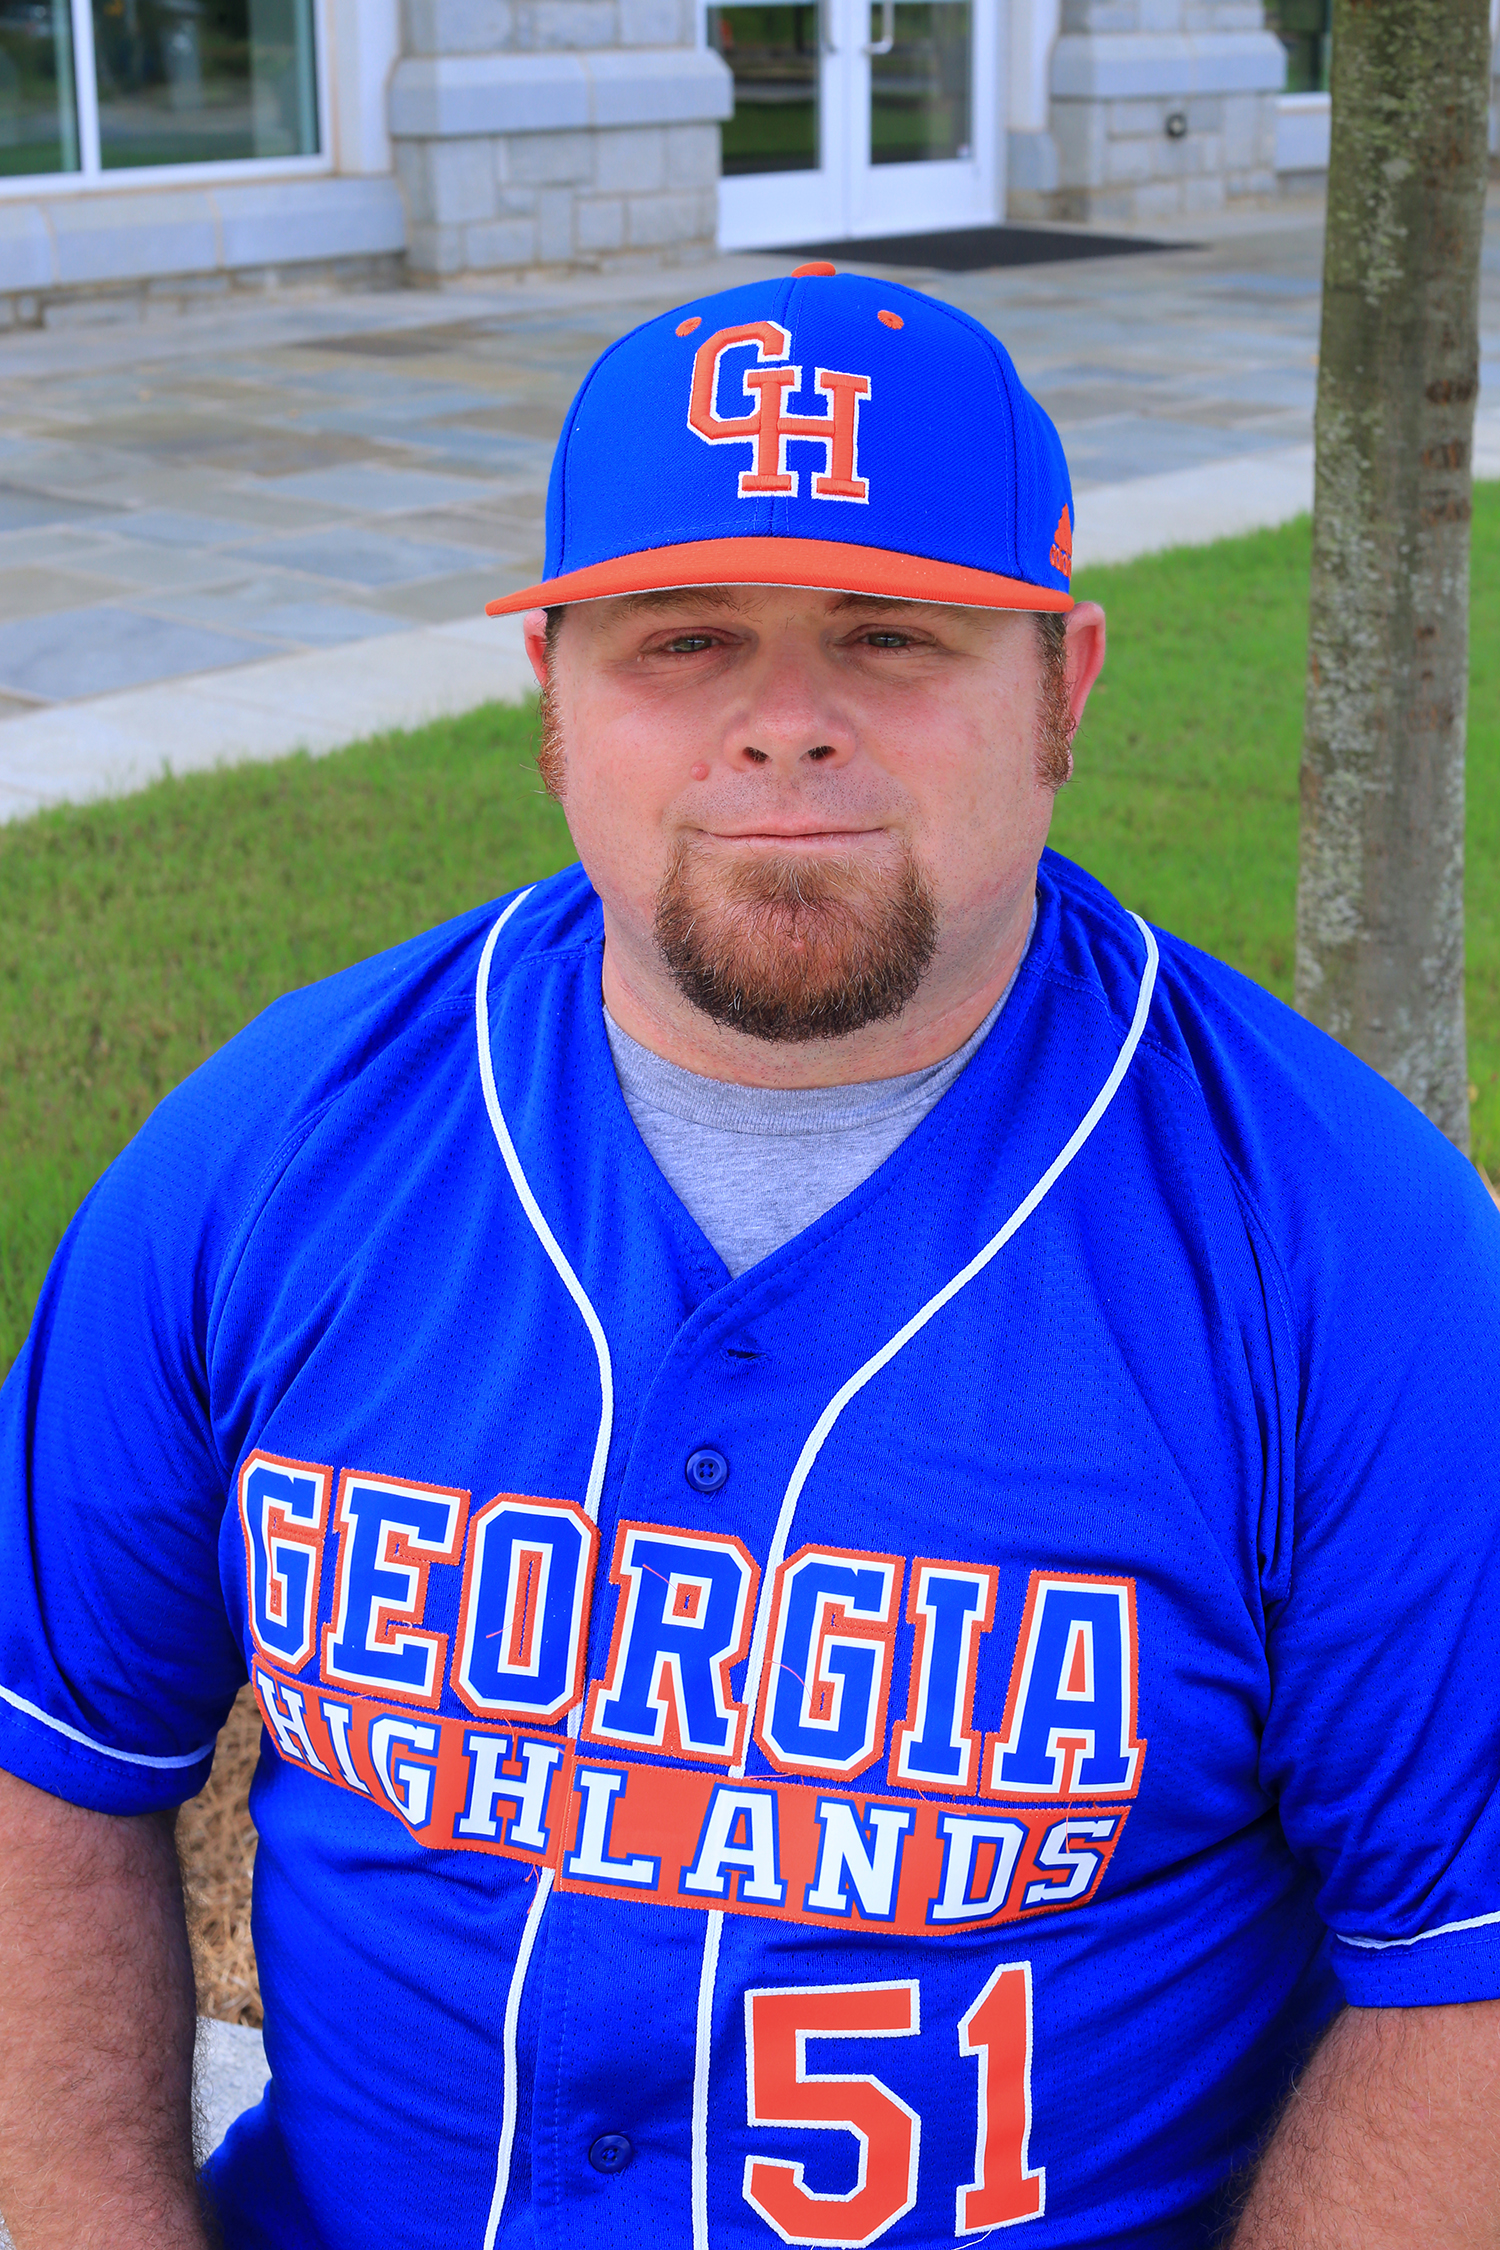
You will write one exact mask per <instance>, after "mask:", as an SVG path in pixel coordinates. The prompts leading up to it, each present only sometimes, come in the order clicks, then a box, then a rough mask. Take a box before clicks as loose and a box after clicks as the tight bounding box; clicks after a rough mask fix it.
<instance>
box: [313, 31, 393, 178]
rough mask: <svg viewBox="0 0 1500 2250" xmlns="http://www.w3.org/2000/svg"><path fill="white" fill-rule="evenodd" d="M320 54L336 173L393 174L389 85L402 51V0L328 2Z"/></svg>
mask: <svg viewBox="0 0 1500 2250" xmlns="http://www.w3.org/2000/svg"><path fill="white" fill-rule="evenodd" d="M323 20H324V25H325V31H326V36H325V42H324V52H323V55H322V57H321V62H322V68H323V70H324V72H325V74H326V79H327V85H328V92H329V101H328V113H329V115H330V116H331V118H332V121H333V146H332V149H331V151H330V153H331V155H332V157H333V167H334V170H335V171H336V172H350V173H370V172H389V171H390V169H391V137H390V132H389V130H388V127H387V123H386V89H387V87H388V86H389V84H390V77H391V72H392V71H393V70H394V69H395V67H396V61H397V57H398V56H399V54H400V52H401V26H400V21H399V0H328V4H327V8H326V12H325V14H324V19H323Z"/></svg>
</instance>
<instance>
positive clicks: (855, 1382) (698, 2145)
mask: <svg viewBox="0 0 1500 2250" xmlns="http://www.w3.org/2000/svg"><path fill="white" fill-rule="evenodd" d="M1131 920H1132V921H1133V922H1134V923H1135V924H1136V927H1137V928H1138V929H1139V931H1140V933H1141V936H1142V937H1143V938H1144V939H1145V941H1146V966H1145V968H1144V969H1143V970H1142V972H1141V984H1140V991H1139V992H1138V993H1137V995H1136V1003H1135V1014H1134V1016H1133V1017H1132V1018H1131V1023H1130V1029H1129V1031H1127V1032H1126V1034H1125V1040H1124V1044H1123V1045H1122V1047H1121V1049H1120V1052H1119V1053H1118V1055H1116V1057H1115V1061H1114V1067H1113V1069H1112V1070H1111V1071H1110V1074H1109V1076H1108V1077H1107V1078H1106V1079H1105V1081H1104V1084H1103V1085H1102V1086H1101V1087H1100V1089H1099V1091H1098V1093H1097V1094H1096V1095H1095V1096H1094V1099H1093V1100H1092V1102H1090V1104H1089V1106H1088V1108H1087V1109H1086V1110H1085V1112H1084V1114H1083V1116H1082V1118H1081V1119H1080V1120H1079V1122H1078V1125H1077V1126H1076V1128H1075V1129H1074V1131H1073V1132H1072V1134H1071V1135H1070V1136H1069V1138H1068V1140H1067V1141H1066V1142H1065V1143H1064V1145H1063V1147H1062V1148H1061V1149H1060V1150H1059V1151H1058V1153H1057V1155H1056V1156H1055V1157H1054V1158H1053V1159H1052V1162H1051V1163H1050V1164H1049V1165H1048V1166H1047V1169H1046V1171H1045V1172H1044V1173H1043V1174H1042V1176H1041V1178H1040V1179H1039V1180H1038V1181H1037V1183H1036V1186H1035V1187H1034V1188H1033V1189H1032V1190H1031V1192H1030V1194H1029V1195H1026V1196H1023V1197H1022V1199H1021V1201H1020V1202H1019V1203H1018V1204H1017V1205H1016V1207H1015V1209H1014V1211H1012V1213H1011V1215H1010V1217H1009V1218H1008V1219H1007V1220H1006V1222H1005V1224H1004V1226H1003V1227H1002V1228H1001V1229H1000V1231H999V1233H998V1234H994V1235H991V1237H990V1239H989V1241H988V1242H987V1243H986V1244H985V1246H984V1248H983V1249H982V1250H981V1251H979V1252H978V1254H977V1255H976V1256H975V1257H972V1258H971V1259H970V1260H969V1263H968V1264H967V1265H966V1266H964V1267H962V1268H961V1269H960V1270H959V1272H957V1273H956V1274H955V1275H954V1276H953V1279H952V1280H951V1281H949V1282H947V1283H946V1284H945V1285H944V1286H943V1288H941V1289H940V1290H939V1291H938V1292H937V1295H936V1296H935V1297H929V1298H928V1300H927V1302H926V1304H925V1305H923V1306H922V1307H921V1309H920V1310H919V1311H917V1312H914V1313H913V1314H912V1316H911V1319H910V1320H909V1321H907V1323H906V1325H905V1327H904V1328H898V1329H897V1331H896V1333H895V1335H894V1336H892V1338H891V1339H890V1341H889V1343H886V1344H882V1345H881V1347H880V1349H879V1351H878V1352H874V1353H872V1354H871V1356H870V1358H868V1359H867V1360H866V1361H865V1363H864V1365H863V1367H859V1368H856V1369H855V1372H854V1373H853V1374H852V1375H851V1376H850V1377H849V1380H848V1382H847V1383H845V1384H843V1385H842V1387H841V1388H840V1389H839V1390H837V1391H835V1392H834V1394H833V1397H832V1398H831V1399H830V1400H829V1401H828V1404H827V1405H826V1406H825V1407H824V1409H823V1411H822V1413H821V1414H820V1415H819V1416H818V1419H817V1421H816V1422H815V1423H814V1424H813V1426H812V1429H811V1431H810V1433H809V1435H808V1439H807V1443H806V1444H805V1445H804V1446H803V1448H802V1451H801V1453H800V1454H799V1455H798V1457H797V1466H796V1467H795V1468H794V1469H793V1471H792V1479H791V1482H790V1484H789V1485H788V1486H787V1488H786V1493H785V1496H784V1497H783V1499H782V1503H781V1513H780V1515H779V1516H778V1518H777V1521H776V1532H775V1536H774V1538H773V1539H772V1541H771V1550H770V1553H769V1554H768V1555H767V1557H766V1564H765V1569H764V1570H763V1571H762V1573H761V1581H760V1601H759V1605H758V1607H757V1610H756V1618H755V1634H754V1638H753V1639H752V1641H751V1643H750V1665H749V1669H748V1671H747V1672H746V1675H745V1709H746V1710H747V1711H748V1712H751V1713H753V1712H754V1711H755V1710H756V1709H757V1707H758V1704H759V1700H760V1684H761V1674H762V1673H763V1671H764V1670H765V1662H766V1639H767V1634H768V1631H769V1627H770V1614H771V1596H772V1591H773V1588H774V1585H775V1579H776V1573H777V1571H778V1570H779V1569H780V1567H781V1565H782V1563H783V1562H784V1561H785V1560H786V1551H787V1548H788V1546H789V1545H790V1543H791V1536H792V1520H793V1518H794V1517H795V1515H796V1513H797V1502H798V1500H799V1499H800V1498H801V1497H802V1488H803V1486H804V1485H805V1484H806V1482H807V1479H808V1476H809V1474H810V1473H811V1470H812V1466H813V1463H814V1462H815V1461H816V1460H817V1458H818V1455H819V1454H820V1453H821V1452H822V1450H823V1446H824V1443H825V1442H826V1440H827V1437H828V1434H829V1432H830V1430H831V1429H832V1428H833V1425H834V1423H835V1422H836V1421H837V1420H838V1418H839V1416H840V1415H841V1414H842V1413H843V1411H844V1408H845V1407H846V1406H847V1405H848V1404H849V1401H850V1399H852V1398H854V1397H855V1396H856V1395H857V1393H858V1392H860V1391H862V1390H863V1389H864V1387H865V1385H866V1383H868V1382H869V1381H870V1380H871V1378H872V1377H873V1376H876V1375H878V1374H879V1373H880V1371H881V1369H882V1368H883V1367H888V1366H889V1365H890V1363H891V1361H892V1360H893V1359H894V1358H895V1356H896V1354H897V1353H898V1352H899V1351H900V1350H901V1349H902V1347H903V1345H906V1344H909V1343H910V1342H911V1340H912V1338H913V1336H915V1335H917V1334H918V1333H919V1332H920V1331H921V1330H922V1329H923V1328H925V1327H926V1326H927V1323H928V1321H929V1320H931V1319H933V1318H934V1317H935V1315H936V1314H938V1313H940V1312H941V1311H942V1309H943V1307H944V1306H945V1305H948V1304H951V1303H952V1301H953V1299H954V1298H955V1297H956V1296H957V1295H958V1293H959V1291H960V1290H961V1289H964V1288H966V1287H967V1286H968V1284H969V1283H970V1282H971V1281H972V1280H973V1279H974V1277H975V1275H976V1274H979V1273H983V1271H984V1269H985V1267H986V1266H987V1265H988V1264H989V1262H990V1260H991V1259H992V1258H993V1257H995V1256H996V1255H997V1253H998V1252H999V1251H1001V1250H1003V1249H1004V1247H1005V1245H1006V1243H1007V1242H1009V1240H1010V1238H1011V1236H1012V1235H1013V1234H1015V1233H1017V1232H1018V1230H1019V1229H1020V1228H1021V1227H1023V1226H1024V1225H1025V1223H1026V1221H1027V1220H1028V1219H1029V1218H1030V1217H1031V1214H1032V1212H1033V1211H1034V1210H1035V1209H1036V1207H1037V1205H1038V1204H1039V1203H1040V1202H1041V1200H1042V1198H1043V1197H1044V1196H1045V1195H1046V1194H1047V1193H1048V1192H1049V1191H1050V1190H1051V1189H1052V1188H1053V1187H1055V1186H1056V1185H1057V1182H1058V1181H1059V1180H1060V1179H1061V1177H1062V1175H1063V1173H1064V1172H1065V1171H1066V1170H1067V1168H1068V1166H1069V1165H1070V1164H1071V1163H1072V1161H1073V1159H1074V1157H1075V1156H1076V1155H1077V1154H1078V1152H1079V1150H1080V1149H1081V1148H1082V1147H1083V1145H1084V1142H1085V1141H1086V1140H1087V1139H1088V1138H1089V1135H1090V1134H1091V1133H1092V1132H1093V1130H1094V1127H1095V1126H1096V1125H1097V1124H1098V1123H1099V1120H1100V1118H1101V1117H1103V1115H1104V1113H1105V1111H1106V1110H1107V1109H1108V1107H1109V1105H1110V1103H1111V1102H1112V1101H1113V1100H1114V1098H1115V1096H1116V1094H1117V1093H1118V1092H1119V1091H1120V1087H1121V1086H1122V1084H1123V1083H1124V1079H1125V1073H1126V1071H1127V1070H1129V1068H1130V1065H1131V1063H1132V1062H1133V1061H1134V1059H1135V1051H1136V1049H1137V1047H1139V1045H1140V1043H1141V1035H1142V1033H1143V1032H1144V1031H1145V1028H1146V1019H1147V1017H1148V1016H1149V1015H1150V1013H1151V997H1152V994H1153V993H1154V992H1155V990H1156V970H1157V963H1158V961H1159V959H1160V955H1159V952H1158V949H1157V943H1156V940H1155V938H1154V937H1153V936H1152V935H1151V932H1150V930H1149V929H1148V928H1147V927H1146V924H1145V923H1144V922H1143V921H1142V920H1141V917H1140V916H1139V914H1134V915H1132V916H1131ZM749 1731H750V1730H749V1728H748V1726H747V1728H746V1730H745V1750H744V1754H743V1755H742V1756H741V1758H740V1761H739V1764H738V1765H737V1766H736V1767H735V1769H734V1772H735V1775H736V1777H738V1776H739V1775H741V1774H743V1772H744V1770H745V1761H746V1759H747V1758H748V1757H749V1754H750V1743H749ZM709 1922H710V1925H711V1926H710V1928H709V1929H708V1930H707V1931H706V1932H705V1934H704V1939H703V1971H702V1975H701V1977H700V1978H699V1983H698V2025H697V2041H696V2063H695V2069H694V2077H693V2143H692V2210H693V2250H708V2066H709V2061H710V2057H711V2054H712V2042H713V2010H714V1977H715V1970H716V1968H717V1965H718V1955H719V1928H720V1925H721V1924H722V1922H723V1915H722V1913H711V1914H710V1915H709Z"/></svg>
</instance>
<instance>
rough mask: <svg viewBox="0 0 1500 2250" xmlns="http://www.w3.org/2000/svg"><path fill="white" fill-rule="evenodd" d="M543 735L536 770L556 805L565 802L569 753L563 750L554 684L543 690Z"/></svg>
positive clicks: (540, 709)
mask: <svg viewBox="0 0 1500 2250" xmlns="http://www.w3.org/2000/svg"><path fill="white" fill-rule="evenodd" d="M538 717H539V719H540V721H541V735H540V739H539V741H538V743H537V751H536V770H537V772H538V773H539V774H540V775H541V777H542V787H543V788H544V789H545V790H546V792H547V794H548V796H549V797H550V798H551V799H552V800H553V802H554V803H555V804H559V805H560V804H561V803H562V801H563V779H564V776H565V775H566V773H567V770H568V758H567V752H566V751H565V750H564V749H563V739H562V726H561V723H560V721H559V719H558V716H557V705H556V703H555V702H554V700H553V696H552V682H551V681H550V680H549V681H548V682H547V684H546V686H545V687H544V688H543V689H542V696H541V704H540V708H539V711H538Z"/></svg>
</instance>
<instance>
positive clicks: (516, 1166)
mask: <svg viewBox="0 0 1500 2250" xmlns="http://www.w3.org/2000/svg"><path fill="white" fill-rule="evenodd" d="M533 888H534V886H533ZM530 896H531V890H530V889H527V890H524V891H522V892H521V893H520V895H519V896H518V897H516V898H513V899H512V900H511V902H510V904H509V906H507V908H506V909H505V912H504V913H503V914H502V915H501V916H500V918H499V920H498V921H497V922H496V924H495V926H494V928H493V929H492V930H491V931H490V934H489V936H488V937H487V938H486V939H485V941H484V951H483V952H482V953H481V954H480V956H479V972H478V975H477V976H476V977H475V979H474V1028H475V1034H476V1038H477V1043H478V1048H479V1082H480V1084H481V1086H482V1087H483V1088H484V1106H485V1109H486V1110H487V1111H488V1113H489V1120H490V1125H491V1128H492V1130H493V1132H494V1135H495V1139H496V1141H497V1142H498V1143H499V1147H500V1154H501V1156H502V1157H503V1158H504V1159H505V1169H506V1171H507V1172H508V1173H509V1174H510V1184H511V1186H512V1187H513V1188H514V1189H515V1191H516V1197H517V1200H518V1201H519V1203H520V1206H521V1209H522V1210H523V1211H524V1212H525V1214H526V1217H527V1220H528V1221H529V1223H530V1226H531V1231H532V1233H533V1234H534V1235H535V1236H536V1238H537V1240H538V1242H539V1243H540V1244H541V1246H542V1248H543V1249H544V1250H545V1251H546V1253H547V1256H548V1257H549V1258H550V1259H551V1261H552V1265H553V1268H554V1269H555V1271H556V1273H557V1277H558V1279H559V1280H560V1281H561V1283H562V1285H563V1287H564V1288H565V1289H566V1290H567V1292H568V1295H569V1296H570V1297H571V1298H572V1300H573V1302H574V1304H575V1305H576V1306H577V1307H578V1310H579V1312H580V1313H581V1315H582V1316H583V1324H584V1326H585V1328H586V1329H587V1330H588V1332H589V1339H590V1341H591V1342H592V1344H593V1347H594V1356H595V1358H596V1359H597V1360H598V1362H599V1429H598V1433H597V1435H596V1436H595V1439H594V1458H593V1460H592V1462H591V1463H590V1465H589V1481H588V1488H587V1490H586V1491H585V1493H584V1499H583V1508H584V1513H585V1515H586V1516H587V1517H588V1519H589V1521H590V1523H597V1522H598V1521H599V1496H600V1494H601V1493H602V1492H603V1490H604V1470H605V1465H606V1463H607V1462H608V1460H609V1440H610V1434H611V1431H612V1430H613V1427H614V1418H615V1379H614V1369H613V1367H612V1366H611V1363H610V1356H609V1339H608V1338H607V1337H606V1335H605V1333H604V1330H603V1327H602V1326H601V1324H600V1320H599V1315H598V1314H597V1313H596V1312H595V1310H594V1308H593V1306H592V1305H591V1304H590V1303H589V1300H588V1297H587V1295H586V1294H585V1291H584V1287H583V1284H582V1282H581V1281H580V1280H579V1278H578V1276H577V1274H576V1273H574V1271H573V1268H572V1267H571V1266H570V1265H569V1263H568V1261H567V1258H566V1257H565V1256H564V1254H563V1249H562V1245H561V1244H560V1243H559V1241H558V1239H557V1237H556V1235H555V1234H554V1233H553V1232H552V1229H551V1227H549V1226H548V1224H547V1221H546V1219H545V1217H544V1216H543V1214H542V1207H541V1205H540V1204H539V1203H538V1202H537V1199H536V1197H535V1196H534V1195H533V1194H532V1192H531V1183H530V1181H529V1180H528V1179H527V1177H526V1174H525V1173H524V1172H523V1171H522V1169H521V1159H520V1158H519V1156H517V1154H516V1144H515V1142H514V1141H513V1140H512V1139H511V1137H510V1127H509V1126H508V1125H507V1124H506V1122H505V1113H504V1111H503V1110H502V1109H501V1107H500V1096H499V1094H498V1092H497V1091H496V1087H495V1065H494V1060H493V1057H492V1056H491V1053H490V963H491V961H492V960H493V959H494V957H495V945H496V942H497V940H498V938H499V936H500V932H501V931H502V930H503V929H504V927H505V925H506V923H507V922H508V921H509V920H510V918H511V916H512V914H514V913H515V911H516V908H517V907H518V906H524V905H525V903H526V901H527V899H528V898H530ZM582 1717H583V1711H582V1707H581V1706H580V1707H579V1708H578V1709H576V1710H573V1711H570V1712H569V1714H568V1733H569V1734H570V1735H571V1736H572V1737H573V1738H574V1739H575V1740H576V1739H577V1735H578V1728H579V1724H580V1721H581V1720H582ZM551 1890H552V1869H551V1868H550V1867H548V1868H544V1869H543V1871H542V1876H541V1880H540V1882H539V1883H538V1884H537V1891H536V1897H535V1898H534V1899H533V1900H532V1902H531V1906H530V1909H529V1911H528V1913H527V1916H526V1926H525V1928H524V1930H523V1931H522V1933H521V1944H520V1948H519V1950H518V1952H517V1954H516V1965H515V1968H514V1970H513V1971H512V1973H511V1980H510V1991H509V1992H508V1994H507V1995H506V2001H505V2033H504V2041H503V2055H504V2098H503V2107H502V2110H501V2118H500V2145H499V2147H498V2149H497V2150H496V2153H495V2192H494V2195H493V2197H492V2198H491V2201H490V2217H489V2224H488V2226H487V2227H486V2228H485V2230H484V2250H494V2241H495V2235H496V2232H497V2231H498V2229H499V2225H500V2218H501V2214H502V2212H503V2211H504V2209H505V2197H506V2191H507V2189H508V2188H509V2186H510V2158H511V2150H512V2149H513V2147H514V2146H515V2138H516V2118H517V2114H518V2112H519V2108H520V2098H521V2094H520V2079H519V2071H518V2065H517V2062H516V2026H517V2023H518V2022H519V2020H520V2014H521V1994H522V1991H523V1989H524V1987H525V1984H526V1971H527V1968H528V1966H529V1964H530V1961H531V1953H532V1948H533V1946H534V1945H535V1944H536V1935H537V1931H538V1930H539V1929H540V1927H541V1921H542V1915H543V1912H544V1911H545V1909H546V1905H547V1900H548V1897H549V1896H550V1894H551Z"/></svg>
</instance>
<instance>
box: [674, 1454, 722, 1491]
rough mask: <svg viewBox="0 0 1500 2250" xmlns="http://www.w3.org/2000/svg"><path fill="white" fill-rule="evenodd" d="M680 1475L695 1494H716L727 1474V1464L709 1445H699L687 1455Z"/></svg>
mask: <svg viewBox="0 0 1500 2250" xmlns="http://www.w3.org/2000/svg"><path fill="white" fill-rule="evenodd" d="M682 1473H683V1475H684V1476H685V1477H686V1478H687V1480H688V1483H689V1484H690V1485H691V1486H692V1488H693V1490H694V1491H695V1492H717V1491H718V1489H719V1487H720V1485H721V1484H722V1483H723V1482H724V1480H725V1478H726V1477H727V1476H728V1474H729V1463H728V1462H727V1461H726V1460H725V1458H724V1456H723V1454H722V1453H715V1451H714V1449H713V1447H712V1446H711V1445H700V1446H699V1448H698V1450H697V1452H696V1453H690V1454H689V1455H688V1457H687V1462H686V1464H685V1466H684V1468H683V1472H682Z"/></svg>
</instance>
